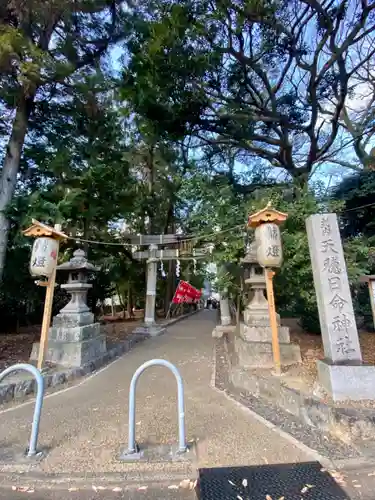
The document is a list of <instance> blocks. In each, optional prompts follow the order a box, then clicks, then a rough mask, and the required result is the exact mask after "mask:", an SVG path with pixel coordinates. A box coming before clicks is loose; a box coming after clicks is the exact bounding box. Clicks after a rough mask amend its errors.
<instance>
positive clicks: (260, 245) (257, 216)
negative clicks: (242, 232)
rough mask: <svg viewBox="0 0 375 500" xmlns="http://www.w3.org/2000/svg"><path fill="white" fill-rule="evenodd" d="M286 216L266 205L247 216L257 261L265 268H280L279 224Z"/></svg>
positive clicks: (281, 255) (281, 258)
mask: <svg viewBox="0 0 375 500" xmlns="http://www.w3.org/2000/svg"><path fill="white" fill-rule="evenodd" d="M287 217H288V215H287V214H284V213H283V212H279V211H278V210H275V209H274V208H272V207H271V203H268V204H267V206H266V207H265V208H263V209H262V210H259V212H256V213H254V214H251V215H250V216H249V222H248V226H249V227H252V228H254V229H255V242H256V248H257V250H256V252H257V261H258V263H259V265H260V266H262V267H267V268H274V267H280V266H281V264H282V262H283V250H282V244H281V235H280V228H279V226H280V224H282V223H283V222H284V221H285V220H286V219H287Z"/></svg>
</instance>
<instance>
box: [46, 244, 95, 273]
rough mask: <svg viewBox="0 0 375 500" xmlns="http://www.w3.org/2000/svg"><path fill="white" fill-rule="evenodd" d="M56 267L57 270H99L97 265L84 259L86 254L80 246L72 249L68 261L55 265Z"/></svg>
mask: <svg viewBox="0 0 375 500" xmlns="http://www.w3.org/2000/svg"><path fill="white" fill-rule="evenodd" d="M56 269H57V270H58V271H88V272H96V271H99V269H98V268H97V267H95V266H94V265H93V264H91V263H90V262H89V261H88V260H87V259H86V254H85V252H84V250H82V249H81V248H79V249H78V250H75V251H74V253H73V257H72V258H71V259H70V260H69V261H68V262H64V263H63V264H60V265H59V266H57V267H56Z"/></svg>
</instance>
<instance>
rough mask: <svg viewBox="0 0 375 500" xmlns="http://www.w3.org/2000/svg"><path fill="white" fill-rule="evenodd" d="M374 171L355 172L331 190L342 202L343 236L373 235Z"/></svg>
mask: <svg viewBox="0 0 375 500" xmlns="http://www.w3.org/2000/svg"><path fill="white" fill-rule="evenodd" d="M374 192H375V172H373V171H368V170H366V171H362V172H356V173H354V174H352V175H350V176H347V177H345V178H344V179H343V180H342V181H341V183H340V184H339V185H338V186H336V187H335V188H334V189H333V190H332V198H333V199H336V200H338V201H340V202H341V203H342V211H341V214H340V221H341V226H342V234H343V236H344V238H350V237H355V236H362V235H363V236H366V237H373V236H374V235H375V195H374Z"/></svg>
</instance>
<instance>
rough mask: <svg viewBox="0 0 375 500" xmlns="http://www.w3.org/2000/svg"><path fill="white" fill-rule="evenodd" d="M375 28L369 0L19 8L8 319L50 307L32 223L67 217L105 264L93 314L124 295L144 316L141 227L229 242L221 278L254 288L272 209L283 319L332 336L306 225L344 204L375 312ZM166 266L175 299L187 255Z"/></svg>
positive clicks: (4, 228) (7, 18)
mask: <svg viewBox="0 0 375 500" xmlns="http://www.w3.org/2000/svg"><path fill="white" fill-rule="evenodd" d="M374 28H375V4H374V3H373V2H370V1H367V0H362V1H361V2H357V1H356V0H339V1H335V2H333V1H331V0H323V1H320V2H317V1H315V0H277V1H275V0H262V1H255V0H236V1H232V2H228V1H227V0H214V1H211V0H203V1H202V2H193V1H191V0H151V1H147V2H145V1H144V0H143V1H140V2H137V3H134V2H130V1H129V2H126V1H121V0H84V1H83V0H82V1H77V0H76V1H74V2H73V1H71V0H63V1H61V0H60V1H59V2H57V1H51V2H48V5H47V4H46V3H45V2H41V1H39V0H22V1H19V0H7V1H6V2H5V3H4V2H3V4H2V5H1V6H0V110H1V115H2V118H1V120H0V158H1V161H2V169H1V179H0V277H2V284H1V287H0V310H1V312H2V314H3V317H4V318H5V317H6V318H7V319H6V321H7V322H9V324H12V325H13V324H14V322H15V321H16V318H17V317H21V318H24V319H23V320H22V321H36V318H38V317H39V316H40V314H41V303H42V298H43V293H42V291H41V290H40V289H37V288H36V287H35V284H34V283H33V280H32V278H31V277H30V276H29V272H28V258H29V253H30V245H31V241H29V240H27V239H25V238H24V237H23V236H22V235H21V230H22V229H23V228H25V227H26V226H27V225H28V224H29V223H30V221H31V219H32V218H37V219H39V220H41V221H43V222H46V223H49V224H55V223H62V225H63V228H64V230H65V231H66V233H67V234H68V235H69V240H68V241H67V242H66V243H65V244H64V245H63V246H62V251H61V259H67V258H69V256H71V254H72V250H73V249H74V248H75V247H76V246H83V247H84V249H85V250H86V251H87V252H88V256H89V259H90V260H93V261H94V262H95V263H96V264H98V266H100V268H101V271H100V273H98V276H97V278H96V279H95V281H94V289H93V294H92V303H93V307H95V305H96V304H97V303H98V301H99V302H100V301H103V300H104V298H106V297H109V296H111V295H112V294H114V293H116V294H118V296H119V297H120V301H121V303H122V305H123V308H124V309H125V308H127V309H128V311H130V310H131V307H132V305H134V304H138V305H142V304H143V300H144V292H145V287H144V280H145V266H144V265H143V264H141V263H139V262H137V263H135V262H134V258H133V254H132V250H134V249H132V248H131V244H130V243H129V241H128V240H126V239H125V237H124V234H125V233H135V234H137V233H141V234H165V233H175V232H178V233H180V234H185V235H190V236H188V239H189V242H190V243H191V244H192V245H195V246H196V247H199V246H201V245H204V244H208V243H212V245H213V247H214V251H213V255H212V257H211V259H212V261H213V262H215V263H216V264H217V266H218V269H221V270H226V272H224V271H222V272H221V275H222V276H221V278H220V279H222V282H221V285H220V286H221V287H224V282H225V288H228V290H229V293H230V294H232V295H233V296H238V295H243V294H244V285H243V282H242V281H241V276H240V274H241V273H240V272H239V263H240V261H241V258H242V257H243V255H244V251H245V243H246V242H247V241H249V239H250V240H251V238H252V237H253V235H252V233H251V232H248V231H247V230H246V220H247V216H248V214H249V213H250V212H252V211H256V210H258V209H260V208H262V207H264V205H265V204H266V203H267V202H268V201H269V200H271V201H272V202H273V204H274V205H275V207H276V208H279V209H280V210H283V211H286V212H288V213H289V218H288V220H287V222H286V224H285V226H284V227H283V241H284V246H285V251H284V254H285V262H284V264H283V267H282V268H281V270H280V272H279V273H278V275H277V277H276V297H277V303H278V307H279V308H280V311H281V312H282V313H283V314H288V315H295V316H298V317H299V318H301V320H302V321H303V323H304V324H305V325H307V326H308V327H309V328H310V330H314V329H315V330H317V329H318V322H317V310H316V301H315V293H314V287H313V282H312V273H311V264H310V261H309V259H308V257H307V256H308V244H307V238H306V231H305V218H306V217H307V216H308V215H310V214H312V213H317V212H323V211H327V210H330V211H335V212H337V214H338V216H339V220H340V225H341V228H342V236H343V241H344V246H345V251H346V257H347V267H348V271H349V275H350V281H351V286H352V290H353V296H354V299H355V303H356V308H357V311H358V312H359V314H360V315H361V316H366V315H367V316H368V314H369V308H367V309H366V307H367V306H365V299H364V295H363V293H362V292H363V290H362V288H361V286H360V285H359V284H358V277H359V276H360V275H361V274H365V273H369V272H373V271H374V269H373V267H374V262H373V242H374V232H373V231H374V227H373V224H374V223H373V212H374V206H375V197H374V195H373V191H374V189H373V184H374V175H375V174H374V172H373V171H372V168H373V166H374V163H373V158H374V155H375V153H373V152H374V151H375V150H374V149H373V148H374V146H375V144H374V131H375V129H374V110H375V108H374V102H375V94H374V78H373V76H374V72H375V67H374V64H375V63H374V61H375V57H374V56H375V37H374ZM332 165H335V168H336V171H337V172H338V177H339V179H340V182H339V183H338V184H337V185H331V184H332V182H331V180H332V175H331V174H330V173H329V168H330V167H332ZM6 250H7V259H6V260H5V255H6ZM194 268H195V269H196V274H195V275H194ZM164 270H165V273H166V275H162V273H161V272H160V271H159V280H158V298H159V299H160V305H161V306H164V307H166V306H167V305H168V303H169V301H170V299H171V297H172V295H173V292H174V290H175V286H176V283H177V281H178V276H177V274H178V273H177V272H176V262H173V263H170V264H168V265H167V264H166V263H165V265H164ZM206 274H207V271H206V263H202V262H198V263H195V264H194V263H193V262H185V261H182V262H181V276H182V277H184V278H185V279H189V280H192V281H193V283H195V284H196V286H199V287H200V286H201V285H202V283H203V279H204V276H205V275H206ZM219 281H220V280H219ZM62 300H64V297H63V296H62V295H61V296H60V295H58V296H57V301H56V308H58V307H59V304H61V302H59V301H62ZM367 305H368V304H367ZM314 325H315V326H314Z"/></svg>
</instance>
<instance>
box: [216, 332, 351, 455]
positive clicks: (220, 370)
mask: <svg viewBox="0 0 375 500" xmlns="http://www.w3.org/2000/svg"><path fill="white" fill-rule="evenodd" d="M215 351H216V372H215V384H216V387H217V388H218V389H221V390H222V391H225V392H226V393H227V394H228V395H229V396H231V397H232V398H233V399H235V400H236V401H238V402H239V403H241V404H243V405H244V406H246V407H247V408H250V409H251V410H253V411H255V412H256V413H257V414H258V415H261V416H262V417H264V418H265V419H266V420H268V421H269V422H272V423H273V424H275V425H276V426H277V427H279V428H280V429H282V430H283V431H285V432H287V433H289V434H291V435H292V436H293V437H295V438H296V439H298V440H299V441H301V442H302V443H304V444H305V445H306V446H308V447H309V448H311V449H313V450H316V451H317V452H318V453H319V454H321V455H323V456H325V457H328V458H330V459H333V460H337V459H348V458H356V457H359V456H360V455H359V453H358V452H357V451H356V450H355V449H354V448H352V447H351V446H348V445H346V444H344V443H343V442H342V441H340V440H338V439H334V438H332V437H331V436H327V435H322V434H319V433H318V431H317V430H316V429H314V431H313V432H312V429H311V427H308V426H306V425H303V424H302V423H301V422H300V420H299V419H298V418H297V417H295V416H294V415H292V414H290V413H288V412H286V411H283V410H282V409H281V408H280V407H279V406H276V405H273V404H272V403H270V402H269V401H265V400H262V399H261V398H256V397H254V396H252V395H251V394H249V393H247V392H245V391H240V390H238V389H237V388H235V387H234V386H233V385H232V384H231V383H230V381H229V371H228V370H229V366H228V362H227V353H226V350H225V346H224V340H223V339H218V340H217V341H216V344H215Z"/></svg>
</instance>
